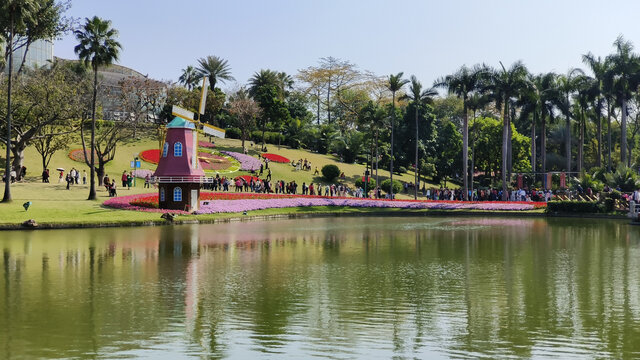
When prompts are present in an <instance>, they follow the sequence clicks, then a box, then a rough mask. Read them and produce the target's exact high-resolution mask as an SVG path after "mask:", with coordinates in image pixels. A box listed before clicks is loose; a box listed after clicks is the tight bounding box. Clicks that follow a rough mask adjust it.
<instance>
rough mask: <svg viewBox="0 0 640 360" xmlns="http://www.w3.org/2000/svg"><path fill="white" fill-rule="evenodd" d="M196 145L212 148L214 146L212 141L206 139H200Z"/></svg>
mask: <svg viewBox="0 0 640 360" xmlns="http://www.w3.org/2000/svg"><path fill="white" fill-rule="evenodd" d="M198 147H202V148H207V149H213V148H215V147H216V145H215V144H213V143H210V142H208V141H203V140H200V141H198Z"/></svg>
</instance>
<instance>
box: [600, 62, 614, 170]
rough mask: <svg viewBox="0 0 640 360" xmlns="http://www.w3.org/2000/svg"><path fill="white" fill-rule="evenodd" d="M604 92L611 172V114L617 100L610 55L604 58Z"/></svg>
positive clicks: (608, 159)
mask: <svg viewBox="0 0 640 360" xmlns="http://www.w3.org/2000/svg"><path fill="white" fill-rule="evenodd" d="M602 92H603V95H604V99H605V102H606V103H607V172H611V165H612V164H611V116H612V115H613V116H615V109H614V106H612V105H613V103H614V102H615V73H614V70H613V62H612V61H611V58H610V57H607V58H605V60H604V76H603V79H602Z"/></svg>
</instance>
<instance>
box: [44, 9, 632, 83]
mask: <svg viewBox="0 0 640 360" xmlns="http://www.w3.org/2000/svg"><path fill="white" fill-rule="evenodd" d="M69 14H70V15H72V16H74V17H81V18H82V19H83V20H84V18H85V17H91V16H93V15H98V16H100V17H102V18H104V19H109V20H111V21H112V23H113V26H114V27H115V28H117V29H118V30H119V31H120V37H119V40H120V42H121V44H122V46H123V50H122V53H121V57H120V62H119V63H120V64H122V65H124V66H128V67H131V68H134V69H136V70H138V71H140V72H142V73H145V74H147V73H148V74H149V75H150V76H151V77H153V78H157V79H170V80H177V79H178V77H179V76H180V72H181V69H183V68H185V67H186V66H187V65H195V64H196V59H197V58H199V57H204V56H206V55H217V56H220V57H222V58H224V59H227V60H228V61H229V64H230V66H231V69H232V74H233V75H234V76H235V78H236V80H237V81H238V82H239V83H240V84H243V83H245V82H246V81H247V79H248V78H249V77H251V75H252V74H253V73H254V72H256V71H258V70H260V69H261V68H269V69H273V70H278V71H285V72H287V73H289V74H292V75H295V73H296V72H297V70H298V69H301V68H305V67H308V66H311V65H316V64H317V62H318V59H319V58H321V57H325V56H333V57H336V58H340V59H343V60H349V61H351V62H353V63H355V64H357V65H358V66H359V68H361V69H366V70H371V71H373V72H375V73H376V74H379V75H388V74H391V73H397V72H399V71H404V73H405V75H406V76H409V75H411V74H415V75H416V76H417V77H418V78H419V79H420V80H421V81H422V82H423V83H424V84H425V85H431V84H432V82H433V81H434V80H435V79H436V78H438V77H440V76H442V75H446V74H449V73H451V72H453V71H455V70H456V69H457V68H458V67H460V66H461V65H462V64H468V65H471V64H475V63H480V62H485V63H487V64H489V65H492V66H498V61H502V62H503V63H504V64H505V65H508V64H511V63H512V62H513V61H516V60H523V61H524V63H525V64H526V65H527V66H528V67H529V70H530V71H532V72H543V71H556V72H566V71H567V69H568V68H569V67H573V66H582V63H581V55H582V54H585V53H586V52H588V51H592V52H593V53H595V54H596V55H602V56H605V55H607V54H608V53H610V52H611V51H613V48H612V43H613V41H614V40H615V38H616V37H617V36H618V35H619V34H623V35H624V36H625V38H627V39H629V40H631V41H632V42H633V43H634V44H635V45H636V46H638V47H639V48H640V26H638V20H637V18H638V16H639V15H640V1H632V0H629V1H618V0H610V1H595V0H582V1H568V0H564V1H563V0H556V1H551V0H535V1H534V0H531V1H519V0H500V1H498V0H496V1H491V0H485V1H446V0H445V1H426V0H425V1H419V0H398V1H381V0H368V1H365V0H362V1H348V0H342V1H340V0H322V1H306V0H254V1H240V0H238V1H234V0H230V1H218V0H211V1H209V0H182V1H175V0H171V1H165V0H156V1H151V0H128V1H123V0H109V1H106V0H74V1H73V7H72V8H71V10H70V12H69ZM74 46H75V39H74V37H73V36H71V35H68V36H67V37H65V39H63V40H62V41H58V42H56V47H55V55H56V56H60V57H63V58H75V55H74V54H73V47H74ZM223 88H224V86H223Z"/></svg>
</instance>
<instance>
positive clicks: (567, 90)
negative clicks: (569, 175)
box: [556, 68, 584, 172]
mask: <svg viewBox="0 0 640 360" xmlns="http://www.w3.org/2000/svg"><path fill="white" fill-rule="evenodd" d="M579 75H584V72H583V71H582V70H581V69H577V68H573V69H569V71H568V72H567V75H561V76H559V77H558V82H557V84H558V90H559V92H560V93H561V94H562V96H559V97H558V98H556V106H558V108H559V109H560V111H561V112H562V113H563V114H564V116H565V119H566V126H565V154H566V157H567V159H566V164H567V165H566V171H568V172H571V99H570V96H571V94H573V92H574V91H576V89H577V86H578V83H579V79H578V76H579Z"/></svg>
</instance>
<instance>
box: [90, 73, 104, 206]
mask: <svg viewBox="0 0 640 360" xmlns="http://www.w3.org/2000/svg"><path fill="white" fill-rule="evenodd" d="M97 97H98V66H95V65H94V66H93V106H92V107H91V167H90V170H89V173H90V175H89V180H90V181H89V184H90V186H89V198H88V199H87V200H95V199H96V176H95V175H96V166H95V165H96V155H95V151H96V99H97ZM98 177H99V178H100V181H101V182H102V176H100V174H98Z"/></svg>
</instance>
